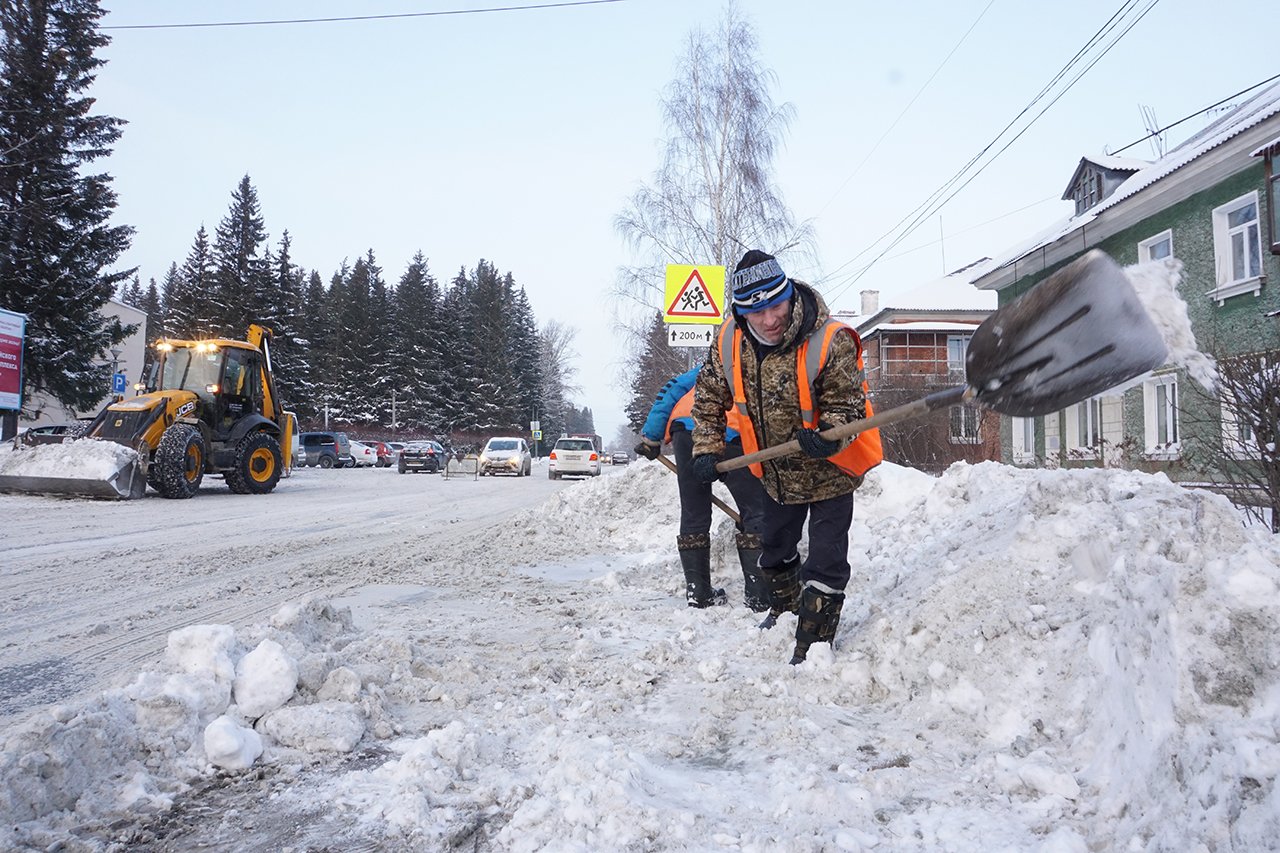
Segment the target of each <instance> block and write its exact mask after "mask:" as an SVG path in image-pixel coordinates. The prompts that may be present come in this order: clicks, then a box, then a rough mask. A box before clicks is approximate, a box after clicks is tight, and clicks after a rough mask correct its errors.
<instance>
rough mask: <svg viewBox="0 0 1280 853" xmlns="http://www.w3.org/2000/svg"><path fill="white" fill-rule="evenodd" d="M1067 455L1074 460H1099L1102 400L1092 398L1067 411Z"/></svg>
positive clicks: (1069, 407)
mask: <svg viewBox="0 0 1280 853" xmlns="http://www.w3.org/2000/svg"><path fill="white" fill-rule="evenodd" d="M1066 416H1067V417H1066V421H1067V435H1066V439H1067V441H1066V445H1067V453H1068V455H1070V456H1071V457H1072V458H1073V459H1097V458H1098V451H1099V449H1100V447H1101V442H1100V441H1099V438H1100V436H1101V435H1102V399H1101V398H1099V397H1092V398H1090V399H1088V400H1084V401H1082V402H1080V403H1076V404H1075V405H1074V406H1068V407H1067V410H1066Z"/></svg>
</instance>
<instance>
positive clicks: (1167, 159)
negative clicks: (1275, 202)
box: [987, 83, 1280, 272]
mask: <svg viewBox="0 0 1280 853" xmlns="http://www.w3.org/2000/svg"><path fill="white" fill-rule="evenodd" d="M1277 114H1280V83H1276V84H1274V85H1272V86H1269V87H1267V88H1266V89H1264V90H1263V91H1261V92H1259V93H1258V94H1257V95H1255V96H1253V97H1252V98H1250V99H1249V100H1247V101H1245V102H1244V103H1243V104H1241V105H1240V106H1239V107H1238V108H1237V109H1235V110H1233V111H1231V112H1230V113H1227V114H1226V115H1224V116H1223V117H1222V118H1220V119H1218V120H1217V121H1214V122H1212V123H1211V124H1209V126H1207V127H1206V128H1204V130H1202V131H1200V132H1199V133H1197V134H1195V135H1193V136H1192V137H1191V138H1189V139H1187V140H1186V141H1185V142H1183V143H1182V144H1180V145H1178V146H1177V147H1176V148H1174V149H1173V150H1172V151H1170V152H1169V153H1168V154H1166V155H1165V156H1163V157H1161V158H1160V159H1159V160H1156V161H1155V162H1154V163H1151V164H1150V165H1148V166H1146V167H1145V168H1142V169H1140V170H1139V171H1137V172H1135V173H1134V174H1133V175H1131V176H1130V177H1129V179H1128V180H1126V181H1125V182H1124V183H1122V184H1121V185H1120V186H1119V187H1117V188H1116V191H1115V192H1114V193H1112V194H1111V195H1110V196H1108V197H1107V198H1106V199H1104V200H1103V201H1101V202H1099V203H1098V204H1096V205H1094V206H1093V207H1091V208H1090V209H1089V210H1087V211H1085V212H1084V213H1081V214H1080V215H1078V216H1071V217H1068V218H1067V219H1065V220H1063V221H1061V222H1059V223H1057V224H1055V225H1051V226H1049V227H1048V228H1046V229H1045V230H1043V231H1041V232H1040V233H1039V234H1037V235H1036V236H1035V237H1032V238H1029V239H1028V240H1026V241H1023V242H1021V243H1018V244H1015V245H1014V246H1012V247H1010V248H1009V249H1008V250H1006V251H1004V252H1002V253H1001V255H1000V256H999V258H997V260H996V261H994V262H993V263H992V264H991V266H990V267H989V268H988V270H987V271H988V272H989V271H992V270H995V269H998V268H1000V267H1004V266H1007V265H1008V264H1010V263H1011V262H1013V261H1015V260H1017V259H1019V258H1021V257H1024V256H1025V255H1028V254H1030V253H1031V252H1033V251H1035V250H1036V249H1038V248H1041V247H1042V246H1048V245H1050V244H1052V243H1053V242H1055V241H1056V240H1057V239H1058V238H1060V237H1062V236H1063V235H1065V234H1068V233H1070V232H1071V231H1074V230H1075V229H1077V228H1079V227H1081V226H1082V225H1087V224H1088V223H1089V222H1090V221H1092V220H1093V219H1096V218H1097V216H1098V215H1099V214H1100V213H1102V212H1103V211H1105V210H1108V209H1110V208H1112V207H1114V206H1115V205H1116V204H1118V203H1119V202H1121V201H1124V200H1125V199H1127V198H1129V197H1130V196H1133V195H1135V194H1137V193H1138V192H1140V191H1142V190H1144V189H1146V188H1147V187H1149V186H1151V185H1152V184H1154V183H1155V182H1156V181H1159V180H1160V179H1161V178H1165V177H1167V176H1169V175H1170V174H1172V173H1174V172H1176V171H1177V170H1178V169H1181V168H1182V167H1183V166H1185V165H1187V164H1188V163H1190V162H1192V161H1193V160H1195V159H1196V158H1198V157H1200V156H1202V155H1204V154H1205V153H1207V152H1209V151H1212V150H1213V149H1214V148H1217V147H1218V146H1219V145H1222V144H1223V143H1224V142H1227V141H1228V140H1230V139H1233V138H1234V137H1236V136H1239V135H1240V134H1242V133H1244V132H1245V131H1247V130H1249V129H1251V128H1254V127H1257V126H1258V125H1259V124H1261V123H1262V122H1264V121H1266V120H1267V119H1269V118H1271V117H1272V116H1274V115H1277ZM1264 147H1265V146H1264ZM1259 150H1261V149H1259ZM1255 153H1257V152H1255ZM1077 168H1079V167H1077Z"/></svg>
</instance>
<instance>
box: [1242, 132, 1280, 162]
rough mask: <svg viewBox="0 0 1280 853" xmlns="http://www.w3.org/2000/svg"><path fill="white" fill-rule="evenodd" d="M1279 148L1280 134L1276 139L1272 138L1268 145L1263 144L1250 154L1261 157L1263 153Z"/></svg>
mask: <svg viewBox="0 0 1280 853" xmlns="http://www.w3.org/2000/svg"><path fill="white" fill-rule="evenodd" d="M1278 148H1280V136H1277V137H1276V138H1275V139H1273V140H1271V141H1270V142H1268V143H1267V144H1266V145H1263V146H1262V147H1260V148H1259V149H1258V150H1257V151H1254V152H1253V153H1251V154H1250V155H1249V156H1250V157H1261V156H1262V155H1263V154H1266V153H1267V152H1268V151H1274V150H1276V149H1278Z"/></svg>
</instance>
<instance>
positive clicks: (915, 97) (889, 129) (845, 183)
mask: <svg viewBox="0 0 1280 853" xmlns="http://www.w3.org/2000/svg"><path fill="white" fill-rule="evenodd" d="M995 2H996V0H990V2H989V3H987V5H986V6H985V7H984V8H983V10H982V11H981V12H979V13H978V17H977V18H975V19H974V21H973V23H972V24H970V25H969V29H967V30H965V31H964V35H962V36H960V40H959V41H958V42H956V43H955V46H954V47H952V48H951V51H950V52H949V53H948V54H947V55H946V56H944V57H943V58H942V61H941V62H939V63H938V67H937V68H935V69H933V73H932V74H930V75H929V79H928V80H925V81H924V85H922V86H921V87H920V88H919V89H918V90H917V91H916V93H915V95H913V96H912V97H911V100H910V101H908V102H907V105H906V106H905V107H903V108H902V112H900V113H898V117H897V118H895V119H894V120H893V123H892V124H890V125H889V126H888V127H887V128H885V131H884V133H882V134H880V138H879V139H877V140H876V144H875V145H872V146H871V150H870V151H868V152H867V153H866V155H865V156H864V157H863V158H862V160H861V161H859V163H858V165H856V166H854V167H853V171H852V172H850V173H849V177H847V178H845V179H844V181H843V182H842V183H841V184H840V186H838V187H836V191H835V192H833V193H832V194H831V198H829V199H827V203H826V204H824V205H823V206H822V207H821V208H820V209H819V210H818V213H817V215H818V216H821V215H822V214H823V213H824V212H825V211H826V209H827V208H828V207H830V206H831V202H833V201H835V200H836V196H838V195H840V193H841V192H842V191H843V190H844V188H845V187H847V186H848V185H849V182H850V181H852V180H853V178H854V176H855V175H857V174H858V172H860V171H862V167H863V166H865V165H867V161H868V160H870V159H871V155H872V154H875V153H876V151H877V150H878V149H879V148H880V143H881V142H884V140H885V137H886V136H888V135H889V134H890V133H891V132H892V131H893V129H894V128H895V127H897V126H898V122H900V121H902V117H903V116H905V115H906V114H907V111H908V110H910V109H911V107H912V106H913V105H914V104H915V102H916V101H918V100H919V99H920V96H921V95H923V94H924V90H925V89H927V88H929V84H930V83H932V82H933V80H934V78H935V77H937V76H938V74H939V72H941V71H942V69H943V67H944V66H945V65H946V64H947V63H948V62H949V61H950V60H951V57H952V56H954V55H955V52H956V51H957V50H959V49H960V45H962V44H964V42H965V39H967V38H968V37H969V33H971V32H973V30H974V28H975V27H977V26H978V24H979V23H980V22H981V21H982V19H983V18H984V17H985V16H986V14H987V10H989V9H990V8H991V7H992V6H993V5H994V4H995Z"/></svg>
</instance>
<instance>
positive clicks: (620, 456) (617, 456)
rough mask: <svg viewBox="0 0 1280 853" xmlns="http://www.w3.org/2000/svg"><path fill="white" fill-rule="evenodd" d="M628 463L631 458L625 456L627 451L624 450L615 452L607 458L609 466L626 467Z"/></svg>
mask: <svg viewBox="0 0 1280 853" xmlns="http://www.w3.org/2000/svg"><path fill="white" fill-rule="evenodd" d="M630 461H631V457H630V456H628V455H627V451H625V450H615V451H613V454H612V455H611V456H610V457H609V464H610V465H626V464H627V463H628V462H630Z"/></svg>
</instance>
